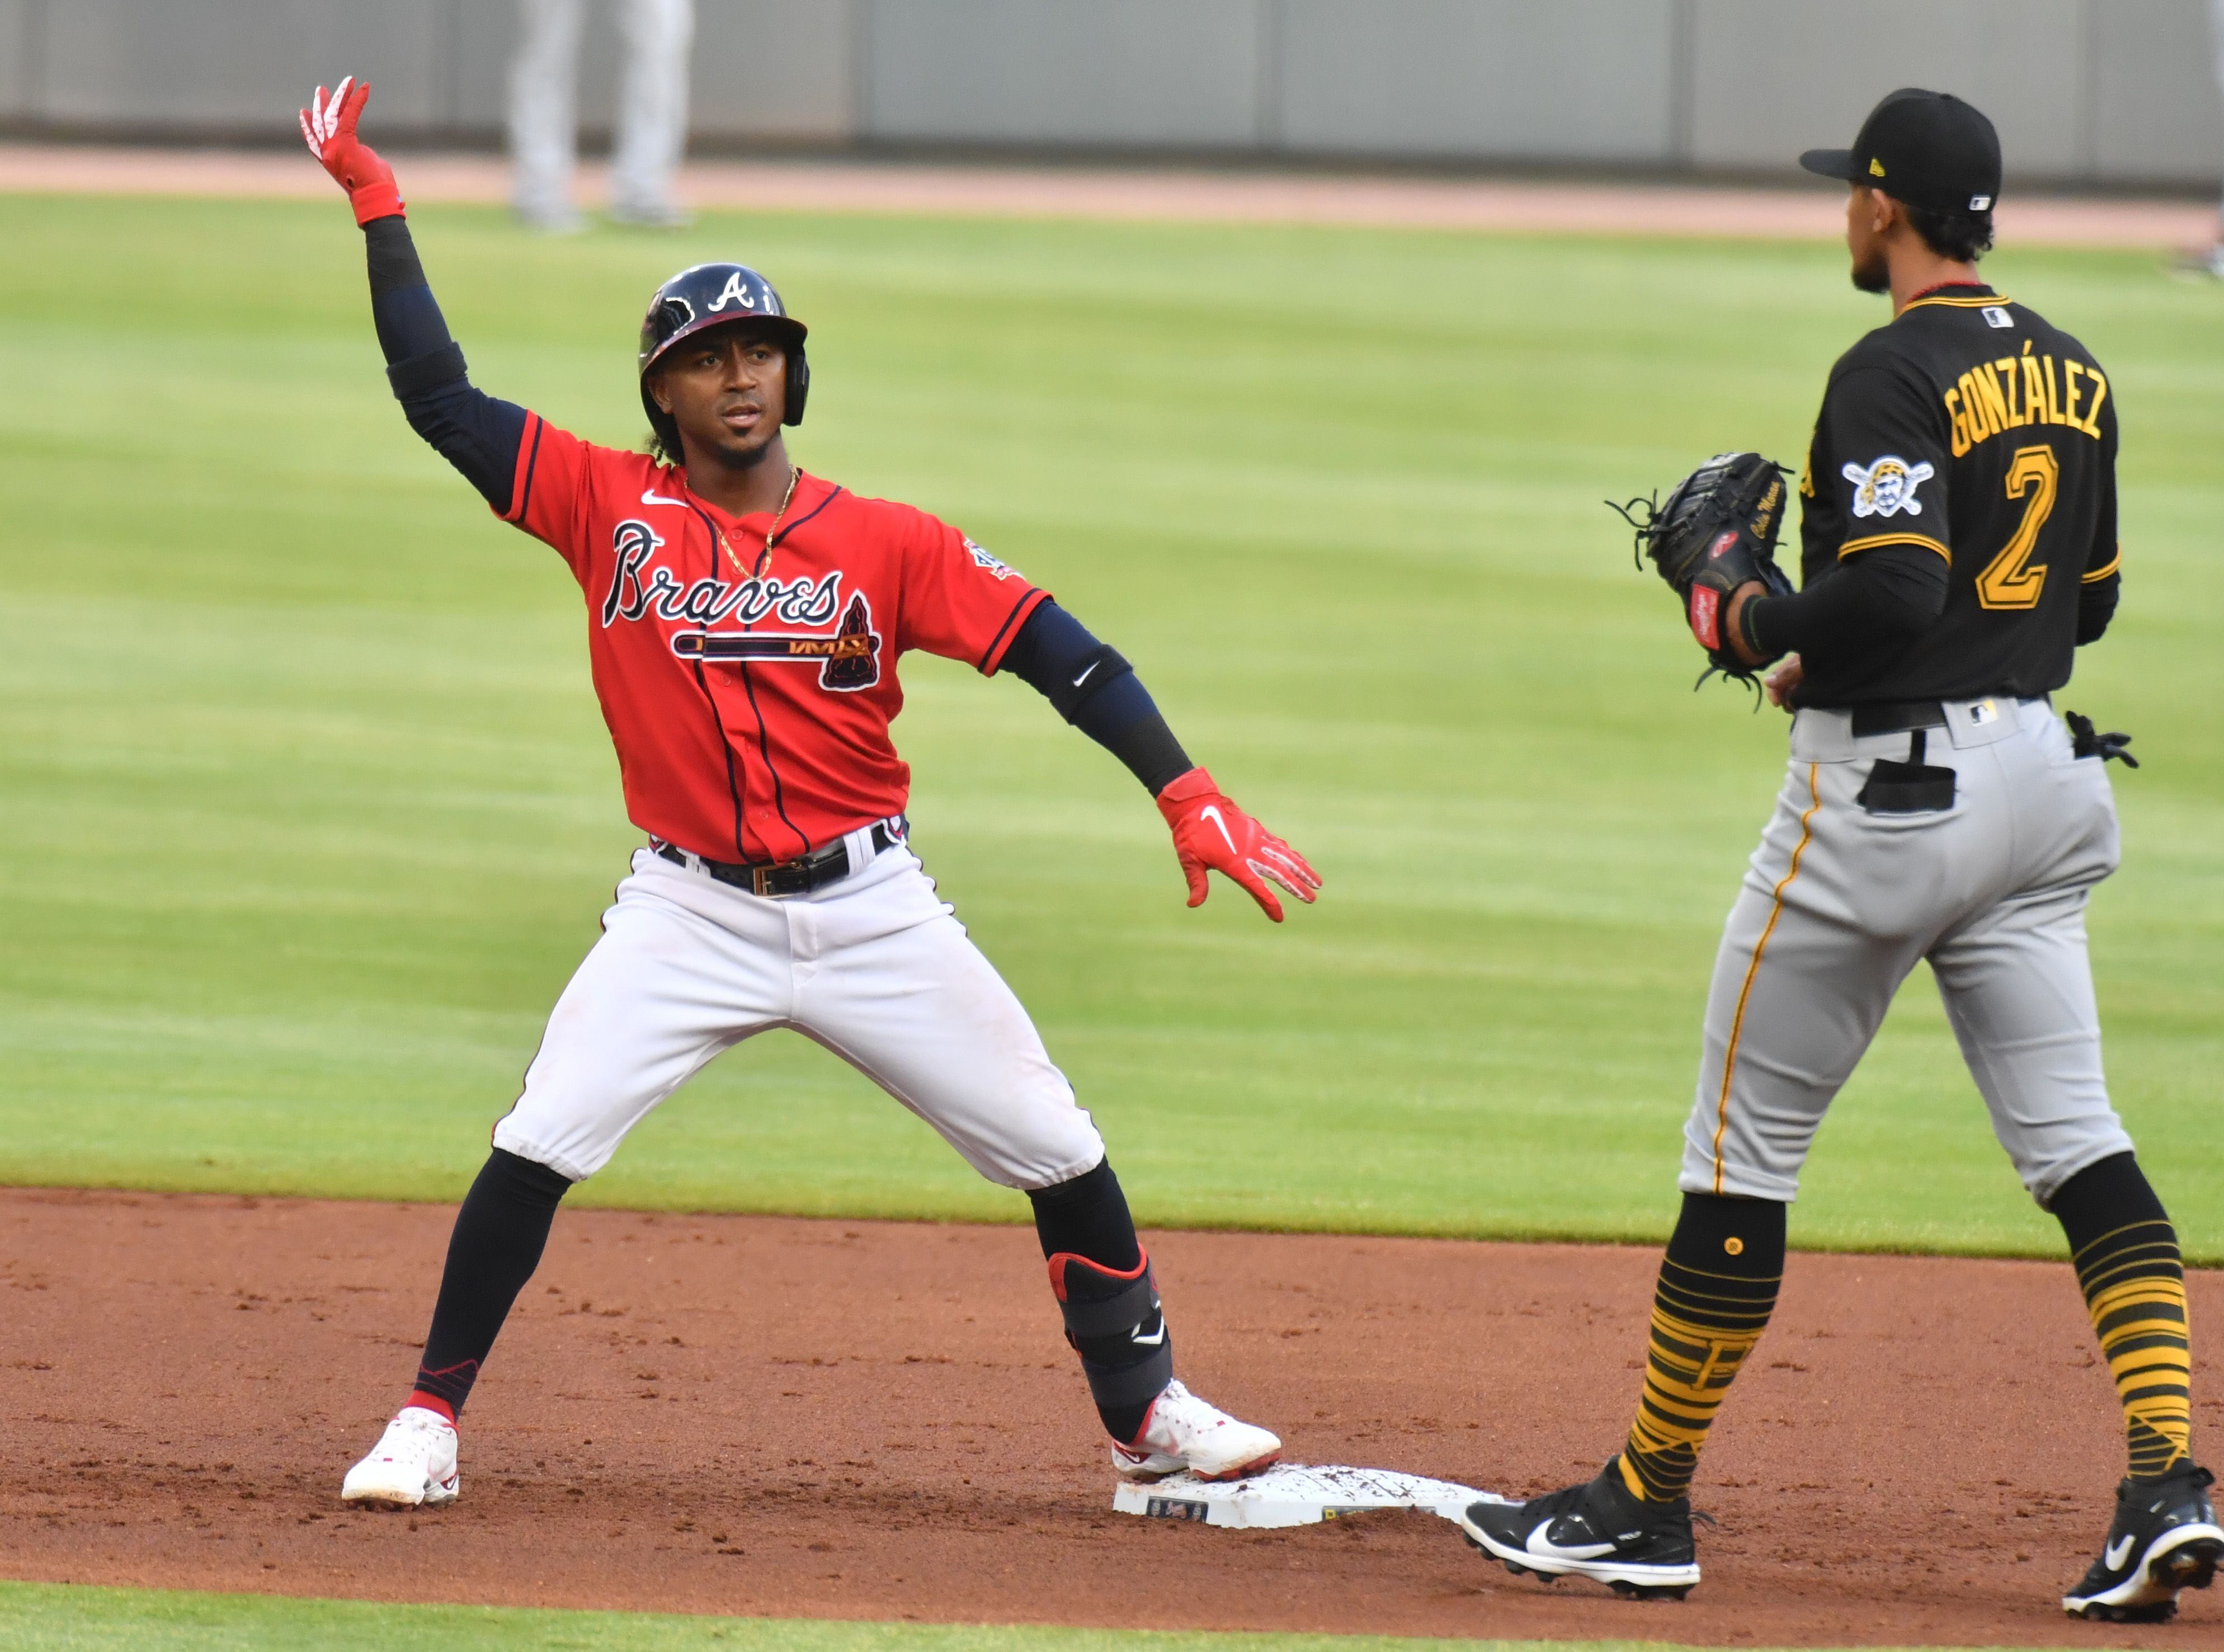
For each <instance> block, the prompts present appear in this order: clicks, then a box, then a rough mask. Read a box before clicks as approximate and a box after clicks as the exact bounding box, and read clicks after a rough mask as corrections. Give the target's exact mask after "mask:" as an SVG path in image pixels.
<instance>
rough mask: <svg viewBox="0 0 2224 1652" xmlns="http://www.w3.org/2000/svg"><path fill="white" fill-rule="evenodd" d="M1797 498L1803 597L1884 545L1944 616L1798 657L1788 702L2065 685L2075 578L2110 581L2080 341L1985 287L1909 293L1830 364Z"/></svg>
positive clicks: (2103, 398)
mask: <svg viewBox="0 0 2224 1652" xmlns="http://www.w3.org/2000/svg"><path fill="white" fill-rule="evenodd" d="M1799 491H1800V493H1801V494H1802V496H1804V497H1803V506H1804V510H1803V516H1802V520H1801V523H1800V573H1801V582H1802V584H1803V585H1809V586H1811V585H1814V584H1815V583H1816V581H1817V580H1821V579H1829V578H1830V577H1832V575H1833V574H1835V573H1836V572H1837V571H1838V570H1839V569H1840V568H1841V567H1842V566H1846V564H1847V560H1848V558H1852V557H1857V556H1859V555H1860V554H1861V553H1862V552H1864V551H1868V550H1874V549H1878V548H1881V547H1884V546H1887V545H1901V546H1911V547H1916V548H1921V549H1924V550H1928V551H1930V552H1934V553H1936V554H1937V555H1939V556H1941V557H1943V558H1944V559H1945V560H1946V564H1947V567H1948V580H1947V592H1946V605H1945V608H1944V611H1943V612H1942V613H1941V614H1940V615H1939V617H1938V620H1937V623H1935V624H1933V625H1932V626H1931V627H1930V629H1929V630H1925V631H1924V632H1923V633H1922V634H1921V635H1920V636H1916V637H1913V638H1911V639H1910V640H1908V641H1906V642H1901V643H1898V644H1893V645H1890V646H1886V647H1881V648H1880V647H1877V646H1874V645H1867V646H1859V647H1846V648H1812V649H1809V650H1808V651H1807V652H1806V653H1805V654H1804V655H1802V657H1801V662H1802V664H1803V666H1804V668H1805V672H1806V677H1805V680H1804V682H1803V683H1802V684H1801V686H1800V689H1799V694H1798V703H1799V704H1800V705H1803V706H1857V705H1861V704H1864V703H1868V702H1873V701H1878V700H1899V699H1976V698H1978V697H1980V696H1982V695H1986V694H1991V693H2009V694H2015V695H2019V696H2022V697H2025V698H2029V697H2031V696H2035V695H2038V694H2042V693H2047V692H2048V691H2049V690H2051V689H2055V688H2059V687H2062V685H2063V684H2064V683H2066V682H2068V681H2069V668H2070V658H2071V653H2072V649H2073V648H2074V646H2075V642H2076V630H2077V612H2078V590H2079V587H2080V585H2082V584H2089V583H2092V582H2094V581H2098V580H2101V579H2109V578H2111V577H2113V575H2114V574H2115V572H2116V566H2117V563H2118V561H2119V560H2120V559H2119V555H2118V552H2117V547H2116V403H2115V396H2114V392H2113V387H2112V386H2111V385H2110V383H2109V382H2108V377H2107V374H2106V373H2104V372H2102V371H2101V369H2100V367H2099V366H2098V365H2097V364H2095V363H2094V360H2093V358H2092V356H2091V355H2090V354H2089V353H2088V351H2086V349H2085V347H2084V345H2081V344H2079V343H2078V342H2077V340H2076V339H2073V338H2071V337H2070V336H2069V334H2068V333H2066V332H2062V331H2060V330H2059V329H2057V328H2056V327H2053V326H2049V325H2048V324H2047V322H2046V321H2045V320H2044V318H2043V317H2041V316H2039V315H2037V314H2035V313H2032V312H2031V310H2029V309H2026V308H2025V307H2024V306H2022V305H2020V304H2017V303H2014V302H2012V301H2010V300H2008V299H2006V298H2004V297H2002V296H2000V294H1996V293H1994V292H1993V290H1992V289H1991V288H1988V287H1983V286H1977V285H1961V284H1956V285H1955V286H1951V287H1944V288H1936V289H1934V290H1933V291H1931V292H1930V293H1928V294H1924V295H1923V296H1921V297H1918V298H1917V299H1916V300H1914V301H1912V302H1911V303H1910V304H1909V305H1908V306H1907V307H1906V308H1905V309H1904V310H1902V311H1901V312H1900V313H1899V315H1898V316H1897V317H1895V318H1894V319H1893V320H1892V322H1891V323H1890V324H1889V325H1888V326H1881V327H1879V328H1878V329H1877V330H1876V331H1875V332H1872V333H1870V334H1868V335H1867V337H1866V338H1864V339H1861V341H1860V342H1859V343H1858V344H1856V345H1854V347H1853V348H1852V349H1851V350H1848V351H1847V352H1846V353H1845V354H1844V355H1843V356H1842V357H1840V358H1838V362H1837V364H1836V365H1835V367H1833V368H1832V369H1831V370H1830V378H1829V384H1828V386H1827V388H1825V389H1824V390H1823V410H1822V412H1821V414H1820V415H1818V416H1817V417H1816V421H1815V435H1814V440H1813V441H1812V442H1811V443H1810V446H1809V448H1808V452H1807V465H1806V468H1805V470H1804V471H1803V472H1801V474H1800V478H1799Z"/></svg>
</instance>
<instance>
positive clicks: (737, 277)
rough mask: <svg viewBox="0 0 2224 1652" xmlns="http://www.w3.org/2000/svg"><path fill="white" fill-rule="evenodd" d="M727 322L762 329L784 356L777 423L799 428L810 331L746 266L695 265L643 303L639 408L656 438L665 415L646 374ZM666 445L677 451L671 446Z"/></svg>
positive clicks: (668, 417) (808, 389)
mask: <svg viewBox="0 0 2224 1652" xmlns="http://www.w3.org/2000/svg"><path fill="white" fill-rule="evenodd" d="M733 321H758V322H764V323H768V331H769V332H771V333H772V334H773V336H774V338H776V339H779V341H780V348H781V349H782V350H784V351H786V352H787V396H785V397H784V398H783V400H784V401H785V402H786V411H785V412H784V413H783V414H782V415H781V419H780V422H781V423H783V424H791V425H799V424H801V423H802V422H803V402H804V398H805V397H806V396H808V395H809V394H810V393H811V364H810V363H809V362H807V361H806V360H805V358H804V354H803V340H804V339H805V338H806V336H807V335H808V333H809V332H810V329H809V328H808V327H806V326H804V325H803V323H802V322H800V321H799V320H796V319H795V318H794V317H793V316H792V315H790V314H789V313H787V306H786V305H784V304H782V303H781V302H780V294H778V293H776V292H774V290H773V286H772V283H771V282H768V281H767V280H766V279H765V278H764V277H763V276H762V275H758V274H757V272H756V271H755V270H754V269H750V268H749V266H748V265H746V264H696V265H694V266H693V267H692V268H691V269H683V270H681V271H680V272H679V274H678V275H674V276H673V277H672V279H671V280H669V281H667V282H665V283H664V285H663V286H661V287H660V288H657V289H656V291H655V293H654V294H653V295H652V296H651V297H650V299H649V301H648V314H647V315H645V316H643V317H642V318H641V408H642V410H643V411H644V412H646V413H647V414H648V421H649V423H650V424H651V425H653V426H654V427H656V429H657V431H658V433H659V434H666V431H665V427H666V426H667V424H669V423H670V421H671V415H668V414H667V413H665V412H664V411H663V410H662V409H661V408H659V407H658V406H657V405H656V398H655V397H654V396H651V395H650V394H649V393H648V370H649V369H650V368H652V367H654V366H655V365H656V363H657V360H658V358H660V357H661V356H662V355H663V354H664V352H665V351H667V350H669V349H671V348H672V346H673V345H676V344H678V343H679V341H680V340H681V339H685V338H687V337H689V336H690V335H692V334H694V333H698V332H703V331H704V330H705V329H707V328H710V327H717V326H725V325H726V324H727V323H729V322H733ZM673 434H675V435H676V433H673ZM667 445H668V446H670V447H672V448H673V451H674V452H676V451H677V450H678V447H679V443H678V441H677V440H673V441H672V442H670V443H668V444H667Z"/></svg>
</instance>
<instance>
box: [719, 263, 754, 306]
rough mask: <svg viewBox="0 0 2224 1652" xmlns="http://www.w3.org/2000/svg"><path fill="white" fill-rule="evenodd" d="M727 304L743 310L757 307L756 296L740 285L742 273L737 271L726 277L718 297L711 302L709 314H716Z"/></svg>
mask: <svg viewBox="0 0 2224 1652" xmlns="http://www.w3.org/2000/svg"><path fill="white" fill-rule="evenodd" d="M729 304H738V305H740V306H741V307H742V308H743V309H745V310H754V309H755V308H756V307H757V300H756V294H754V293H752V292H750V291H749V288H746V287H743V286H742V272H741V271H740V270H738V269H736V271H735V272H734V273H733V274H732V275H729V276H727V277H726V284H725V285H724V286H723V287H722V288H719V289H718V296H717V297H716V298H714V299H712V300H711V313H713V314H716V313H717V312H718V311H720V310H723V309H724V308H725V307H726V306H727V305H729Z"/></svg>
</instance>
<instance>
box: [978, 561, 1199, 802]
mask: <svg viewBox="0 0 2224 1652" xmlns="http://www.w3.org/2000/svg"><path fill="white" fill-rule="evenodd" d="M997 669H998V670H999V671H1008V672H1009V673H1011V674H1012V675H1014V676H1015V677H1018V678H1020V680H1022V681H1024V682H1027V684H1029V685H1030V686H1032V687H1033V688H1034V689H1035V690H1036V691H1037V692H1038V693H1040V694H1041V695H1042V696H1043V697H1044V698H1045V699H1047V700H1049V701H1050V703H1051V704H1052V706H1056V707H1057V708H1058V714H1059V715H1060V716H1061V717H1063V718H1065V720H1066V721H1067V722H1069V723H1071V724H1072V725H1073V726H1074V727H1076V728H1077V729H1079V730H1080V731H1082V732H1083V733H1084V734H1085V735H1087V736H1088V737H1090V739H1092V740H1094V741H1096V744H1099V745H1101V746H1103V748H1104V749H1105V750H1107V751H1109V752H1110V753H1111V754H1112V755H1113V756H1115V757H1117V758H1119V759H1120V761H1121V763H1125V764H1127V765H1128V772H1129V773H1131V774H1133V775H1134V776H1135V778H1136V779H1137V780H1140V781H1141V782H1143V785H1144V787H1145V788H1147V790H1148V791H1149V792H1150V794H1151V795H1152V796H1153V797H1155V796H1157V795H1158V794H1159V793H1160V792H1162V791H1164V790H1165V789H1166V787H1167V786H1168V785H1170V784H1172V782H1174V781H1175V780H1178V778H1180V777H1181V776H1182V775H1185V774H1187V773H1188V772H1189V771H1190V770H1191V769H1193V768H1195V767H1196V765H1195V764H1194V763H1191V762H1190V760H1189V754H1188V753H1187V752H1185V751H1184V750H1182V747H1181V742H1180V741H1178V740H1177V739H1175V738H1174V733H1173V731H1172V729H1170V728H1168V727H1167V726H1166V718H1164V717H1161V716H1160V715H1159V707H1158V703H1157V702H1156V701H1155V700H1153V699H1152V698H1151V694H1150V691H1149V690H1148V689H1147V688H1145V687H1143V683H1142V679H1140V677H1138V676H1136V674H1135V668H1134V667H1133V666H1131V665H1129V664H1128V662H1127V661H1125V660H1123V659H1121V657H1120V653H1119V650H1117V649H1114V648H1111V647H1109V646H1108V645H1107V644H1105V643H1103V642H1098V641H1097V640H1096V638H1095V637H1094V636H1090V633H1089V630H1088V628H1087V627H1086V626H1084V625H1083V624H1082V623H1081V622H1080V621H1079V620H1077V619H1076V618H1074V617H1073V616H1072V615H1071V614H1069V613H1067V612H1066V611H1065V609H1063V608H1061V607H1059V606H1058V604H1056V603H1054V602H1045V603H1039V604H1036V607H1035V611H1034V612H1033V613H1032V614H1030V615H1028V616H1027V623H1025V624H1023V625H1021V626H1020V633H1019V635H1018V636H1015V637H1014V638H1013V639H1012V645H1011V647H1009V648H1008V649H1005V650H1004V657H1003V660H1002V661H1001V663H1000V664H999V665H998V667H997Z"/></svg>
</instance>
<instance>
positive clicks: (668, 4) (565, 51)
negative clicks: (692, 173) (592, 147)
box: [509, 0, 695, 222]
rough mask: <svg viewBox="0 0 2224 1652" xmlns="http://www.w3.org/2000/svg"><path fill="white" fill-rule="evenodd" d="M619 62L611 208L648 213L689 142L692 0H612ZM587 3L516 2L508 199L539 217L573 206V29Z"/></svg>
mask: <svg viewBox="0 0 2224 1652" xmlns="http://www.w3.org/2000/svg"><path fill="white" fill-rule="evenodd" d="M616 3H617V15H618V32H619V34H620V35H621V36H622V38H623V40H624V42H625V66H624V70H623V73H622V78H621V79H620V81H619V85H618V120H617V145H616V151H615V152H614V154H613V155H612V156H611V163H610V206H611V209H612V210H613V211H614V212H618V213H620V214H621V215H628V214H629V215H633V216H636V217H655V216H658V215H660V214H662V213H667V212H670V211H671V210H672V208H673V198H672V174H673V170H674V169H675V168H677V167H678V166H679V156H680V154H681V152H682V150H683V149H685V148H686V141H687V54H688V47H689V46H690V44H691V43H692V41H693V38H694V32H695V13H694V7H693V4H692V0H616ZM585 10H586V0H519V5H518V44H517V55H516V57H515V59H514V60H512V62H511V65H510V77H509V142H510V155H511V158H512V161H513V164H514V165H515V168H516V173H515V180H514V181H513V183H512V186H511V193H510V199H511V204H512V205H513V206H515V208H516V209H517V211H518V212H519V213H520V214H521V216H523V217H525V218H531V219H534V220H535V221H537V222H549V221H553V220H556V219H559V218H563V217H565V216H566V215H568V214H569V213H570V212H571V211H572V168H573V166H574V164H575V162H576V161H577V158H578V82H579V32H580V28H581V25H582V22H584V13H585Z"/></svg>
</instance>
